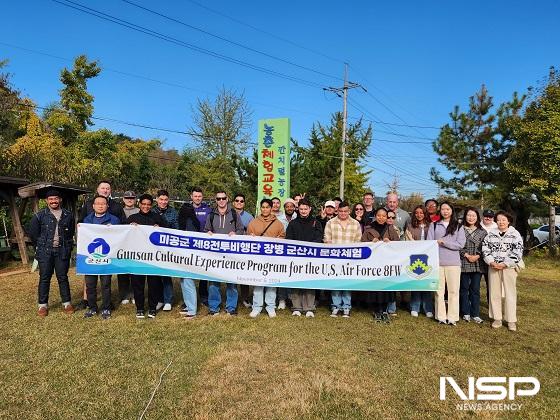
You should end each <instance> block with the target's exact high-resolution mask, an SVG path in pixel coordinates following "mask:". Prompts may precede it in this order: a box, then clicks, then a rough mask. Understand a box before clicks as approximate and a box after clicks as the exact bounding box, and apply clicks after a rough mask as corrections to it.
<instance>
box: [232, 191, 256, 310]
mask: <svg viewBox="0 0 560 420" xmlns="http://www.w3.org/2000/svg"><path fill="white" fill-rule="evenodd" d="M233 208H234V209H235V211H236V212H237V215H238V216H239V219H241V223H242V224H243V231H244V233H246V232H247V226H249V222H251V220H253V219H254V217H253V215H252V214H251V213H249V212H247V211H245V195H243V194H241V193H239V194H236V195H235V198H234V199H233ZM239 290H240V293H241V302H242V303H243V306H245V307H246V308H250V307H251V306H252V305H251V302H250V301H249V296H251V290H250V289H249V285H247V284H242V285H241V286H240V288H239Z"/></svg>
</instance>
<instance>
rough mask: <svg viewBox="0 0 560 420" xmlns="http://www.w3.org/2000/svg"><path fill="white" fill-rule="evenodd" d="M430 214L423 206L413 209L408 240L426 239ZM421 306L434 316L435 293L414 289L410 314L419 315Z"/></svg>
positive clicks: (405, 236) (408, 226)
mask: <svg viewBox="0 0 560 420" xmlns="http://www.w3.org/2000/svg"><path fill="white" fill-rule="evenodd" d="M430 223H431V219H430V215H429V214H428V212H427V211H426V209H425V208H424V207H423V206H416V207H414V210H413V211H412V218H411V219H410V223H409V224H408V225H407V226H406V230H405V232H404V238H405V240H407V241H424V240H425V239H426V238H427V237H428V230H429V228H430ZM421 307H422V308H423V309H424V313H425V314H426V316H427V317H428V318H433V317H434V294H433V293H432V292H427V291H417V290H413V291H412V292H411V293H410V315H412V316H413V317H418V314H419V312H420V309H421Z"/></svg>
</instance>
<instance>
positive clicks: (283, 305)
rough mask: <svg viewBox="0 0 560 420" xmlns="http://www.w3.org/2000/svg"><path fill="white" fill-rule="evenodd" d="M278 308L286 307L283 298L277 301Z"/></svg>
mask: <svg viewBox="0 0 560 420" xmlns="http://www.w3.org/2000/svg"><path fill="white" fill-rule="evenodd" d="M278 309H280V310H283V309H286V301H285V300H284V299H282V300H280V301H279V302H278Z"/></svg>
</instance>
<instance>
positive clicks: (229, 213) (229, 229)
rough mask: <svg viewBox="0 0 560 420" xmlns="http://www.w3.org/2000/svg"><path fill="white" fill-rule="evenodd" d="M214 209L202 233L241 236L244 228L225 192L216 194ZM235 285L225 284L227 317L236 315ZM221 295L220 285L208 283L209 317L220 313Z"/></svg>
mask: <svg viewBox="0 0 560 420" xmlns="http://www.w3.org/2000/svg"><path fill="white" fill-rule="evenodd" d="M215 198H216V208H215V209H213V210H212V212H211V213H210V214H209V215H208V218H207V219H206V226H205V227H204V231H205V232H207V233H209V234H210V235H211V234H213V233H221V234H224V235H230V236H231V235H243V233H244V231H245V230H244V228H243V223H242V222H241V219H240V218H239V215H238V214H237V212H236V211H235V209H233V208H231V207H230V205H229V201H228V196H227V194H226V193H225V191H218V192H217V193H216V197H215ZM237 297H238V295H237V285H236V284H234V283H226V312H227V314H228V315H236V314H237ZM221 303H222V294H221V291H220V283H217V282H208V311H209V314H210V315H218V314H219V313H220V305H221Z"/></svg>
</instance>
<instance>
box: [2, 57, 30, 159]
mask: <svg viewBox="0 0 560 420" xmlns="http://www.w3.org/2000/svg"><path fill="white" fill-rule="evenodd" d="M7 64H8V60H0V70H1V69H3V68H4V67H5V66H6V65H7ZM10 77H11V75H10V73H6V72H0V153H2V152H3V151H4V149H5V148H6V147H8V146H9V145H10V144H12V143H13V142H14V141H15V140H16V139H17V138H18V137H21V136H22V135H23V134H24V131H23V130H22V127H21V124H20V121H19V117H20V113H21V112H25V111H28V110H26V109H25V106H21V103H20V93H19V91H17V90H16V89H14V87H13V86H12V84H11V81H10Z"/></svg>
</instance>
